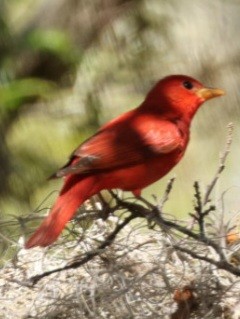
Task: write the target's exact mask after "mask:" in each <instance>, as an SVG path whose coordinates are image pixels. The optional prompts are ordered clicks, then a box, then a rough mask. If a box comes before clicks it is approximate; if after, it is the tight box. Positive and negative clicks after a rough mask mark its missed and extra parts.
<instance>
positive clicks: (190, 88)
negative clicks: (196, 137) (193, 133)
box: [143, 75, 225, 118]
mask: <svg viewBox="0 0 240 319" xmlns="http://www.w3.org/2000/svg"><path fill="white" fill-rule="evenodd" d="M224 94H225V92H224V91H223V90H221V89H214V88H208V87H205V86H204V85H203V84H201V83H200V82H198V81H197V80H195V79H193V78H191V77H189V76H185V75H170V76H167V77H165V78H163V79H162V80H160V81H159V82H158V83H157V84H156V85H155V86H154V87H153V88H152V90H151V91H150V92H149V93H148V95H147V97H146V100H145V101H144V103H143V106H144V105H145V106H144V107H146V108H147V107H148V106H149V107H150V108H151V107H153V108H154V109H155V110H156V111H157V110H159V111H160V112H161V113H163V112H164V113H165V112H166V113H174V114H178V115H179V116H186V117H189V118H192V116H193V115H194V114H195V112H196V111H197V109H198V108H199V106H200V105H201V104H202V103H204V102H205V101H207V100H210V99H212V98H214V97H217V96H221V95H224Z"/></svg>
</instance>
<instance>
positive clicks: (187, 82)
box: [183, 81, 193, 90]
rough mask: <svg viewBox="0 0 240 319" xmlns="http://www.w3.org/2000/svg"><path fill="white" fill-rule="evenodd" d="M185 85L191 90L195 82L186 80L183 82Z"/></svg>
mask: <svg viewBox="0 0 240 319" xmlns="http://www.w3.org/2000/svg"><path fill="white" fill-rule="evenodd" d="M183 86H184V87H185V88H186V89H187V90H191V89H192V88H193V84H192V82H190V81H184V82H183Z"/></svg>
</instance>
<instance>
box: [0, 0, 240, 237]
mask: <svg viewBox="0 0 240 319" xmlns="http://www.w3.org/2000/svg"><path fill="white" fill-rule="evenodd" d="M239 29H240V2H239V1H237V0H228V1H224V0H215V1H209V0H202V1H201V2H196V1H190V0H181V1H178V0H93V1H84V0H51V1H49V0H35V1H30V0H21V1H19V0H6V1H4V0H1V2H0V180H1V183H0V234H2V235H1V237H2V236H3V238H4V236H5V235H9V234H11V235H12V234H19V233H21V232H22V230H19V227H18V226H14V227H10V226H9V223H7V221H8V220H9V218H17V219H18V220H19V221H21V218H23V217H24V216H27V215H28V214H30V213H33V212H36V214H37V213H38V212H41V209H43V211H44V213H46V210H44V209H45V208H46V207H50V206H51V204H52V202H53V200H54V198H55V197H56V195H57V191H58V190H59V189H60V187H61V180H59V181H51V182H49V181H47V177H48V176H49V175H51V174H52V173H53V172H54V171H55V170H56V169H57V168H58V167H59V166H61V165H63V164H64V163H65V161H66V160H67V158H68V156H69V154H70V153H71V152H72V150H73V149H74V148H75V147H76V146H77V145H78V144H79V143H80V142H82V141H83V140H84V139H85V138H87V137H88V136H89V135H91V134H92V133H93V132H95V131H96V129H97V128H98V127H99V126H100V125H101V124H103V123H104V122H106V121H107V120H110V119H111V118H113V117H114V116H117V115H118V114H120V113H122V112H123V111H126V110H129V109H130V108H133V107H135V106H137V105H138V104H139V103H140V102H141V101H142V100H143V98H144V96H145V94H146V93H147V92H148V90H149V88H150V87H151V86H152V85H153V83H155V82H156V81H157V80H158V79H159V78H162V77H164V76H165V75H168V74H179V73H182V74H187V75H190V76H193V77H195V78H197V79H198V80H199V81H201V82H203V83H204V84H206V85H207V86H212V87H219V88H224V89H225V90H226V91H227V95H226V96H224V97H223V98H218V99H215V100H212V101H210V102H208V103H207V104H205V105H204V106H203V107H202V108H201V109H200V110H199V112H198V114H197V116H196V118H195V119H194V122H193V126H192V136H191V143H190V146H189V148H188V150H187V153H186V155H185V158H184V160H183V161H182V162H181V163H180V164H179V165H178V166H177V167H176V168H175V169H174V171H171V172H170V174H169V175H168V176H166V177H165V178H164V179H162V180H161V181H160V182H158V183H155V184H154V185H152V186H151V187H149V188H148V189H146V190H145V192H144V193H143V195H144V196H146V197H147V198H149V199H151V194H155V195H156V196H158V197H160V196H161V195H162V194H163V191H164V189H165V187H166V183H167V180H168V179H169V178H170V177H172V176H176V177H177V180H176V183H175V186H174V190H173V192H172V195H171V200H170V201H169V203H168V205H167V207H166V210H168V211H169V212H171V213H173V214H175V215H176V217H177V216H183V215H186V214H187V213H188V212H190V211H191V207H192V198H193V188H192V185H193V182H194V180H200V181H201V185H202V187H203V189H204V188H205V187H206V185H207V184H208V183H209V182H210V181H211V179H212V177H213V175H214V173H215V171H216V169H217V167H218V163H219V154H220V152H221V151H223V149H224V145H225V140H226V135H227V129H226V126H227V124H228V123H229V122H233V123H234V126H235V130H234V140H233V145H232V149H231V154H230V156H229V158H228V161H227V167H226V170H225V171H224V174H223V175H222V177H221V180H220V182H219V184H218V187H217V190H216V194H215V196H216V200H217V199H218V198H219V197H220V195H221V193H222V192H223V191H227V193H226V194H225V195H224V196H225V198H226V201H227V206H226V212H227V213H236V212H237V211H238V209H239V207H240V196H239V191H240V187H239V186H240V162H239V155H240V123H239V117H240V92H239V91H240V76H239V74H240V72H239V71H240V40H239ZM36 216H37V215H36ZM38 222H39V221H38ZM8 226H9V227H8ZM15 239H17V235H16V238H15Z"/></svg>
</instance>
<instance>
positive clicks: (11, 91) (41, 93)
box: [0, 78, 55, 113]
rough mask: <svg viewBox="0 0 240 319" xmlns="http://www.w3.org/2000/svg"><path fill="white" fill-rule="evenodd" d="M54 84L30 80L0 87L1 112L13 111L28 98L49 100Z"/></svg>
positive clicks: (17, 81) (13, 82)
mask: <svg viewBox="0 0 240 319" xmlns="http://www.w3.org/2000/svg"><path fill="white" fill-rule="evenodd" d="M54 89H55V85H54V84H53V83H52V82H49V81H44V80H40V79H34V78H28V79H22V80H16V81H12V82H11V83H8V84H6V85H3V86H1V87H0V112H1V113H5V112H9V111H13V110H15V109H17V108H18V107H19V105H21V102H23V101H24V100H25V99H27V98H33V97H41V98H47V97H48V96H49V94H50V92H53V90H54Z"/></svg>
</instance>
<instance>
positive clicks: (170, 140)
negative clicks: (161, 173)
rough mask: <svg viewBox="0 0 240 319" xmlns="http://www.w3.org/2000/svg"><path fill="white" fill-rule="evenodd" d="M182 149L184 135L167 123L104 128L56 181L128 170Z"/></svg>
mask: <svg viewBox="0 0 240 319" xmlns="http://www.w3.org/2000/svg"><path fill="white" fill-rule="evenodd" d="M182 148H183V138H182V136H181V133H180V132H179V130H178V128H177V126H176V125H175V124H173V123H171V122H168V121H155V122H154V121H152V120H150V121H144V122H143V121H135V122H134V121H133V122H130V123H129V122H127V123H124V124H122V123H121V124H120V125H117V124H116V125H110V126H105V127H104V128H103V129H102V130H100V131H99V132H98V133H96V134H95V135H93V136H92V137H91V138H89V139H88V140H87V141H86V142H84V143H83V144H81V145H80V146H79V147H78V148H77V149H76V150H75V151H74V152H73V154H72V156H71V157H70V160H69V162H68V163H67V164H66V165H65V166H64V167H62V168H61V169H60V170H59V171H58V172H57V173H56V175H55V177H62V176H65V175H68V174H88V173H94V172H99V171H109V170H113V169H117V168H121V167H129V166H132V165H136V164H140V163H143V162H144V161H146V160H148V159H149V158H152V157H156V156H161V154H167V153H170V152H172V151H174V150H176V149H179V150H181V149H182Z"/></svg>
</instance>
